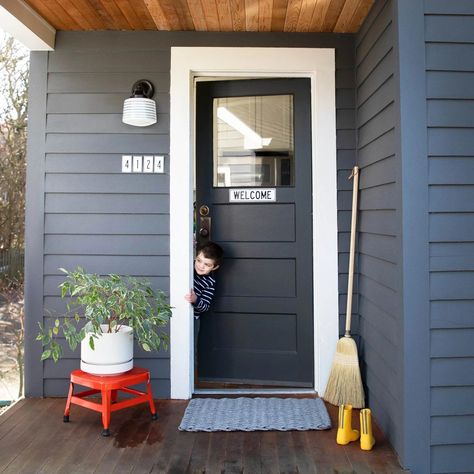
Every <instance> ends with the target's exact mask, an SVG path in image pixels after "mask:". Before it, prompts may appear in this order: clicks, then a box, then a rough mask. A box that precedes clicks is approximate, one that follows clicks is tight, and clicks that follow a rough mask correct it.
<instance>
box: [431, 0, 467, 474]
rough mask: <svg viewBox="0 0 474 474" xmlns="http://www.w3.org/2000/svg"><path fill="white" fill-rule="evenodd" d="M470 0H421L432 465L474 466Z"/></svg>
mask: <svg viewBox="0 0 474 474" xmlns="http://www.w3.org/2000/svg"><path fill="white" fill-rule="evenodd" d="M473 25H474V5H473V3H472V2H466V1H461V0H457V1H453V2H440V1H435V0H427V1H425V34H426V69H427V70H426V84H427V123H428V153H429V196H430V209H429V210H430V217H429V219H430V305H431V311H430V317H431V400H432V406H431V415H432V418H431V445H432V449H431V453H432V457H431V462H432V472H436V473H441V472H442V473H448V472H449V473H451V472H457V473H461V472H473V471H474V403H473V400H474V377H473V375H472V374H473V373H474V350H473V348H472V347H473V346H472V340H473V336H474V317H473V314H474V138H473V137H474V28H473Z"/></svg>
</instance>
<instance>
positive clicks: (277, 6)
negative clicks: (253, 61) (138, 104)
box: [26, 0, 375, 33]
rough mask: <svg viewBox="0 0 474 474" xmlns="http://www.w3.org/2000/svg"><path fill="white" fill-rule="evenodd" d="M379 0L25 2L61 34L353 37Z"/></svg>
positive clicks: (88, 0) (103, 0) (52, 0)
mask: <svg viewBox="0 0 474 474" xmlns="http://www.w3.org/2000/svg"><path fill="white" fill-rule="evenodd" d="M374 1H375V0H26V3H28V4H29V5H30V6H31V7H32V8H33V9H34V10H36V11H37V12H38V13H39V14H40V15H41V16H42V17H43V18H44V19H45V20H46V21H48V23H50V24H51V25H52V26H54V27H55V28H56V29H57V30H165V31H185V30H188V31H189V30H191V31H193V30H194V31H287V32H334V33H354V32H356V31H358V30H359V27H360V25H361V24H362V22H363V21H364V19H365V17H366V16H367V14H368V12H369V10H370V8H371V7H372V4H373V3H374Z"/></svg>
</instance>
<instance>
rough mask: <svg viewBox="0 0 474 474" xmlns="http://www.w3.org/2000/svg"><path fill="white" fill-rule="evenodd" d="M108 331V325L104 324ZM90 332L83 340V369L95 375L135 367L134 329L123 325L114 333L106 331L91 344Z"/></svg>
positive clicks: (104, 328) (117, 372)
mask: <svg viewBox="0 0 474 474" xmlns="http://www.w3.org/2000/svg"><path fill="white" fill-rule="evenodd" d="M101 327H102V330H103V331H107V325H105V324H104V325H102V326H101ZM89 337H90V334H89V333H86V337H85V338H84V339H83V340H82V342H81V370H83V371H84V372H88V373H89V374H94V375H116V374H122V373H124V372H127V371H128V370H131V369H132V368H133V329H132V328H131V327H129V326H122V327H121V328H120V331H118V332H114V333H107V332H104V333H103V334H102V335H101V336H100V337H98V338H97V339H96V338H94V350H92V349H91V347H90V346H89Z"/></svg>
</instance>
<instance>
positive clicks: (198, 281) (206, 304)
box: [193, 271, 216, 319]
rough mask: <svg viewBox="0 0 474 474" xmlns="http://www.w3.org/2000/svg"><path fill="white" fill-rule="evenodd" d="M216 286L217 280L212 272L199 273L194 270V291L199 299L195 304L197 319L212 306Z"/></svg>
mask: <svg viewBox="0 0 474 474" xmlns="http://www.w3.org/2000/svg"><path fill="white" fill-rule="evenodd" d="M215 286H216V280H215V279H214V277H212V276H211V275H210V274H209V275H198V274H197V273H196V271H194V293H196V296H197V300H196V302H195V303H194V305H193V306H194V317H195V318H196V319H198V318H199V316H200V315H201V314H202V313H204V312H206V311H208V310H209V308H210V307H211V302H212V298H213V296H214V289H215Z"/></svg>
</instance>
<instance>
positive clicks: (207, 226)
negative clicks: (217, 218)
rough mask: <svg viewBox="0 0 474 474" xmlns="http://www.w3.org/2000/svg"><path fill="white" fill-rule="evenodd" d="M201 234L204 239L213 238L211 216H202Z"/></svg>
mask: <svg viewBox="0 0 474 474" xmlns="http://www.w3.org/2000/svg"><path fill="white" fill-rule="evenodd" d="M199 236H200V237H202V240H205V241H208V240H209V239H210V238H211V218H210V217H201V226H200V227H199Z"/></svg>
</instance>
